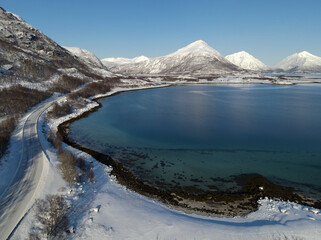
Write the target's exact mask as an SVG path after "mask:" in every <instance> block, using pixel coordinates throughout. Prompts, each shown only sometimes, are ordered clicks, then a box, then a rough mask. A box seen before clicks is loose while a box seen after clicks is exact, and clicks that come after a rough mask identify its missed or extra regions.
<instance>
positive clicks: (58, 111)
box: [48, 102, 72, 118]
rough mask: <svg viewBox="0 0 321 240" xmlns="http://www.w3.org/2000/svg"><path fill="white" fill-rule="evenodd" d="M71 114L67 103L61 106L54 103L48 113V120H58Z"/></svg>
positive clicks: (70, 108)
mask: <svg viewBox="0 0 321 240" xmlns="http://www.w3.org/2000/svg"><path fill="white" fill-rule="evenodd" d="M70 113H72V107H71V106H70V104H69V103H68V102H64V103H61V104H58V103H54V105H53V107H52V109H51V110H50V111H49V112H48V117H50V118H60V117H62V116H66V115H68V114H70Z"/></svg>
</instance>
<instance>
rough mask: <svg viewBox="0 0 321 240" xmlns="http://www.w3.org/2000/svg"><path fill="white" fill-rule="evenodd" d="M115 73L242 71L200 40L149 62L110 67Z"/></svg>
mask: <svg viewBox="0 0 321 240" xmlns="http://www.w3.org/2000/svg"><path fill="white" fill-rule="evenodd" d="M109 70H110V71H111V72H114V73H122V74H151V75H210V74H224V73H231V72H234V71H239V70H241V69H240V68H239V67H237V66H235V65H234V64H232V63H230V62H229V61H227V60H226V59H225V58H224V57H223V56H222V55H221V54H220V53H219V52H218V51H216V50H214V49H213V48H211V47H210V46H209V45H208V44H207V43H206V42H204V41H202V40H198V41H196V42H193V43H191V44H189V45H187V46H186V47H184V48H181V49H179V50H177V51H176V52H174V53H172V54H169V55H166V56H163V57H157V58H151V59H149V60H148V61H141V62H138V63H128V64H121V65H117V66H114V67H110V68H109Z"/></svg>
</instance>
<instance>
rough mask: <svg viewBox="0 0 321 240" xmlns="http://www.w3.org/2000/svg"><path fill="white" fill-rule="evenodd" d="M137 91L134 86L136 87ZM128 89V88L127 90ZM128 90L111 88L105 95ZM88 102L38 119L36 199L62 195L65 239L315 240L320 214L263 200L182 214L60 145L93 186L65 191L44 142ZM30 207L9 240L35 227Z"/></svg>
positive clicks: (54, 159) (320, 225)
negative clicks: (214, 213) (227, 212)
mask: <svg viewBox="0 0 321 240" xmlns="http://www.w3.org/2000/svg"><path fill="white" fill-rule="evenodd" d="M136 88H137V87H136ZM132 89H133V88H132ZM125 90H131V89H124V88H118V89H114V90H113V91H111V92H110V93H108V94H107V95H111V94H113V93H115V92H118V91H125ZM95 106H96V103H95V102H92V103H90V104H88V105H87V106H86V107H85V108H83V109H81V110H77V111H76V112H74V113H73V114H71V115H69V116H66V117H63V118H60V119H57V120H55V121H50V122H49V123H45V116H44V115H42V116H41V118H40V122H39V125H40V126H41V125H43V124H44V126H45V127H44V129H43V131H39V139H40V141H41V145H42V147H43V149H44V151H45V152H46V155H47V156H48V158H49V159H50V167H49V170H48V175H47V180H46V183H45V187H44V191H43V192H41V193H39V197H40V198H44V197H45V195H46V194H54V193H58V194H62V195H64V196H65V197H66V199H67V200H68V201H69V203H70V205H71V206H72V210H71V215H70V223H71V226H72V227H71V231H72V233H71V234H69V235H68V236H69V239H148V240H149V239H320V236H321V213H320V211H319V210H317V209H313V208H310V207H305V206H301V205H298V204H295V203H291V202H282V201H277V200H269V199H263V200H261V201H260V204H261V206H260V208H259V210H258V211H256V212H254V213H251V214H250V215H248V216H247V217H235V218H226V217H204V216H198V215H194V214H185V213H183V212H179V211H176V210H173V209H170V208H168V207H167V206H164V205H162V204H160V203H158V202H156V201H154V200H152V199H148V198H146V197H144V196H141V195H139V194H137V193H135V192H133V191H130V190H128V189H127V188H126V187H124V186H122V185H120V184H118V183H117V181H116V179H115V178H114V177H113V176H110V171H111V169H110V168H109V167H107V166H105V165H103V164H101V163H99V162H97V161H95V160H94V159H93V158H92V157H91V156H89V155H88V154H86V153H83V152H80V151H79V150H77V149H74V148H72V147H70V146H66V145H65V147H66V148H67V149H68V150H70V151H71V152H73V153H74V154H75V155H77V156H82V157H83V158H85V159H86V160H87V161H90V162H93V166H94V172H95V181H94V183H82V184H77V185H75V186H74V187H72V189H69V188H68V187H67V185H66V184H65V183H64V181H63V180H62V177H61V176H60V173H59V172H58V171H57V164H58V160H57V156H56V152H55V150H54V149H53V148H52V146H51V145H50V143H49V142H48V141H47V140H46V132H47V131H48V129H49V127H51V128H56V127H57V126H58V125H59V124H60V123H62V122H64V121H66V120H68V119H70V118H73V117H75V116H76V115H79V114H81V113H82V112H84V111H88V110H89V109H90V108H92V107H95ZM34 214H35V213H34V209H33V208H31V210H30V211H29V212H28V214H27V215H26V216H25V218H24V219H23V221H22V222H21V223H20V226H19V227H18V229H17V230H16V231H15V233H14V235H13V237H12V239H22V238H25V237H26V236H27V234H28V232H29V231H30V229H32V228H33V227H35V226H37V223H36V221H35V215H34Z"/></svg>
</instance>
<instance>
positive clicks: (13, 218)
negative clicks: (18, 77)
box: [0, 101, 54, 240]
mask: <svg viewBox="0 0 321 240" xmlns="http://www.w3.org/2000/svg"><path fill="white" fill-rule="evenodd" d="M53 102H54V101H50V102H47V103H44V104H41V105H39V106H38V107H37V108H36V109H34V110H33V111H32V112H31V113H30V114H29V116H28V117H27V118H26V120H25V122H24V126H23V129H22V139H21V140H20V141H22V148H21V149H20V151H19V154H18V155H17V156H19V163H18V166H17V169H16V172H15V173H12V174H13V175H14V176H13V178H12V179H13V180H12V181H11V184H10V186H8V188H7V189H6V190H5V191H4V192H2V193H0V198H1V199H0V240H2V239H7V238H9V237H10V235H11V233H12V232H13V231H14V230H15V228H16V226H17V225H18V224H19V222H20V221H21V220H22V218H23V217H24V215H25V214H26V213H27V211H28V210H29V208H30V207H31V206H32V204H33V202H34V200H35V198H36V196H37V192H39V191H41V190H42V188H43V186H44V179H45V176H46V174H47V171H48V167H49V163H48V159H47V158H46V155H45V154H44V152H43V150H42V147H41V144H40V142H39V139H38V131H37V123H38V119H39V117H40V115H41V114H42V113H43V112H44V111H45V110H46V109H47V108H48V107H50V105H51V104H52V103H53ZM26 237H27V236H26Z"/></svg>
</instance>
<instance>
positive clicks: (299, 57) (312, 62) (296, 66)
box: [275, 51, 321, 73]
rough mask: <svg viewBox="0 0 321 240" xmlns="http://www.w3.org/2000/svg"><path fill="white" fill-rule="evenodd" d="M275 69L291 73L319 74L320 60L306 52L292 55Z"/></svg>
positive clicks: (320, 69)
mask: <svg viewBox="0 0 321 240" xmlns="http://www.w3.org/2000/svg"><path fill="white" fill-rule="evenodd" d="M275 68H279V69H283V70H285V71H291V72H310V73H320V72H321V58H320V57H318V56H315V55H313V54H311V53H309V52H307V51H302V52H299V53H294V54H292V55H291V56H288V57H286V58H285V59H283V60H282V61H281V62H279V63H278V64H277V65H276V66H275Z"/></svg>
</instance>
